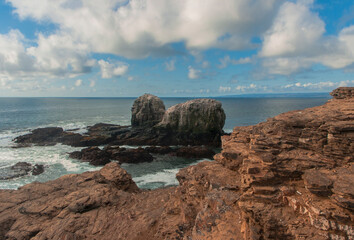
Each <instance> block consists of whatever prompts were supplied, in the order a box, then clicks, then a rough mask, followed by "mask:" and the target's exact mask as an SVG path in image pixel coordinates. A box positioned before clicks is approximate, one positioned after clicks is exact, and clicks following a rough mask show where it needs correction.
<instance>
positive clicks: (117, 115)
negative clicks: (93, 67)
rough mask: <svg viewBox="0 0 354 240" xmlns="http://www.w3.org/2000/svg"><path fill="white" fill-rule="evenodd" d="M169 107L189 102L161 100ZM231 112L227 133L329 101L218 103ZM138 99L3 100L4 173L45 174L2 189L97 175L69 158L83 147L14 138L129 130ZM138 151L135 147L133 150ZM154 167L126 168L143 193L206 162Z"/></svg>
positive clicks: (160, 159) (171, 161) (0, 154)
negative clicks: (18, 167) (34, 169)
mask: <svg viewBox="0 0 354 240" xmlns="http://www.w3.org/2000/svg"><path fill="white" fill-rule="evenodd" d="M162 100H163V101H164V103H165V105H166V108H168V107H170V106H172V105H174V104H177V103H181V102H185V101H187V100H190V98H162ZM217 100H219V101H221V102H222V105H223V108H224V110H225V113H226V122H225V126H224V131H225V132H231V131H232V129H233V127H235V126H246V125H253V124H257V123H259V122H261V121H265V120H266V119H267V118H269V117H273V116H275V115H277V114H280V113H282V112H287V111H291V110H298V109H304V108H308V107H313V106H318V105H322V104H324V103H325V102H326V101H327V100H328V98H327V97H321V98H219V99H218V98H217ZM133 102H134V98H0V168H5V167H9V166H12V165H14V164H15V163H17V162H29V163H31V164H43V165H44V166H45V171H44V173H42V174H40V175H38V176H32V175H28V176H24V177H19V178H16V179H11V180H0V188H2V189H16V188H18V187H20V186H23V185H24V184H27V183H31V182H33V181H40V182H44V181H48V180H53V179H56V178H58V177H60V176H62V175H65V174H70V173H82V172H85V171H93V170H98V169H100V167H94V166H91V165H89V164H88V163H83V162H80V161H78V160H75V159H70V158H69V157H68V153H69V152H72V151H77V150H80V149H82V148H75V147H70V146H66V145H62V144H57V145H55V146H45V147H43V146H33V147H26V148H13V146H14V143H13V141H12V140H13V139H14V138H15V137H17V136H20V135H23V134H26V133H29V132H30V131H31V130H32V129H35V128H39V127H49V126H56V127H57V126H58V127H62V128H63V129H64V130H73V129H74V131H75V132H79V133H84V132H85V131H86V130H87V126H92V125H94V124H96V123H100V122H103V123H112V124H120V125H129V124H130V118H131V107H132V104H133ZM130 147H134V146H130ZM154 157H155V160H154V161H153V162H150V163H139V164H122V167H123V168H125V169H126V170H127V171H128V172H129V173H130V174H131V175H132V177H133V179H134V181H135V182H136V183H137V185H138V186H139V187H141V188H150V189H153V188H158V187H166V186H171V185H177V183H178V182H177V180H176V177H175V175H176V173H177V172H178V171H179V170H180V169H181V168H183V167H186V166H190V165H193V164H196V163H198V162H200V161H204V160H206V159H184V158H179V157H172V156H159V155H154Z"/></svg>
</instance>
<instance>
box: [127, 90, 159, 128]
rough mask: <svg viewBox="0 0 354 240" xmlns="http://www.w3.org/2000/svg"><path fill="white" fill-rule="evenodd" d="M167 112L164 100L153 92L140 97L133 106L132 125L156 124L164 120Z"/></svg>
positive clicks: (149, 125)
mask: <svg viewBox="0 0 354 240" xmlns="http://www.w3.org/2000/svg"><path fill="white" fill-rule="evenodd" d="M164 113H165V104H164V103H163V101H162V100H161V99H160V98H158V97H156V96H154V95H151V94H144V95H142V96H140V97H138V98H137V99H136V100H135V101H134V103H133V107H132V119H131V122H132V126H133V127H141V126H145V127H146V126H148V127H151V126H154V125H155V124H157V123H159V122H160V121H161V120H162V117H163V115H164Z"/></svg>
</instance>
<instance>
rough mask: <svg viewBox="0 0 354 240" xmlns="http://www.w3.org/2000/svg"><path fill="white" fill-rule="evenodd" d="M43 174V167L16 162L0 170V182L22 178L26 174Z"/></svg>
mask: <svg viewBox="0 0 354 240" xmlns="http://www.w3.org/2000/svg"><path fill="white" fill-rule="evenodd" d="M43 172H44V167H43V165H41V164H35V165H32V164H30V163H27V162H18V163H16V164H15V165H13V166H11V167H4V168H1V169H0V180H9V179H13V178H17V177H22V176H25V175H28V174H30V173H31V174H32V175H39V174H41V173H43Z"/></svg>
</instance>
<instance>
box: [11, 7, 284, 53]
mask: <svg viewBox="0 0 354 240" xmlns="http://www.w3.org/2000/svg"><path fill="white" fill-rule="evenodd" d="M7 1H8V2H10V3H11V4H12V5H13V7H15V8H16V9H15V12H16V13H17V14H18V15H19V16H20V18H22V19H24V18H32V19H35V20H37V21H48V20H49V21H51V22H52V23H55V24H57V25H58V26H59V28H60V31H65V32H67V33H69V35H70V36H73V38H74V39H76V40H78V41H79V42H83V43H85V44H88V46H89V47H90V49H91V50H92V51H93V52H100V53H112V54H117V55H121V56H125V57H128V58H143V57H146V56H148V55H151V54H153V55H166V54H171V53H173V52H174V51H173V50H172V49H171V47H170V46H169V44H171V43H175V42H185V44H186V46H187V48H188V49H201V50H203V49H208V48H211V47H216V48H223V49H232V50H235V49H245V48H249V47H253V44H252V43H251V39H252V38H253V37H255V36H259V35H260V34H262V33H263V32H264V31H266V30H267V29H268V27H269V26H270V24H271V22H272V20H273V16H274V14H275V12H276V11H277V8H278V3H279V2H281V1H280V0H254V1H248V0H238V1H222V2H220V1H213V0H207V1H206V0H183V1H176V0H131V1H129V2H127V1H125V0H106V1H100V4H97V1H95V0H85V1H77V0H57V1H52V0H32V1H22V0H7Z"/></svg>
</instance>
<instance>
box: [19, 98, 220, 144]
mask: <svg viewBox="0 0 354 240" xmlns="http://www.w3.org/2000/svg"><path fill="white" fill-rule="evenodd" d="M224 123H225V113H224V110H223V109H222V107H221V103H220V102H218V101H215V100H212V99H196V100H191V101H188V102H186V103H183V104H177V105H175V106H172V107H171V108H169V109H168V110H167V111H166V112H165V106H164V104H163V102H162V100H161V99H159V98H158V97H156V96H153V95H150V94H145V95H143V96H141V97H139V98H138V99H136V100H135V102H134V104H133V107H132V126H119V125H114V124H105V123H98V124H95V125H94V126H89V127H88V131H87V133H86V134H83V135H81V134H78V133H73V132H71V131H64V130H63V129H62V128H59V127H48V128H38V129H35V130H33V131H32V132H31V133H29V134H26V135H23V136H19V137H17V138H15V139H14V141H15V143H16V144H17V145H16V146H15V147H27V146H31V145H32V144H35V145H38V146H47V145H55V144H57V143H62V144H66V145H70V146H74V147H90V146H102V145H106V144H110V145H135V146H139V145H159V146H169V145H193V146H200V145H208V146H215V147H219V146H220V144H221V141H220V136H221V135H222V134H223V131H222V128H223V126H224Z"/></svg>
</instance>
